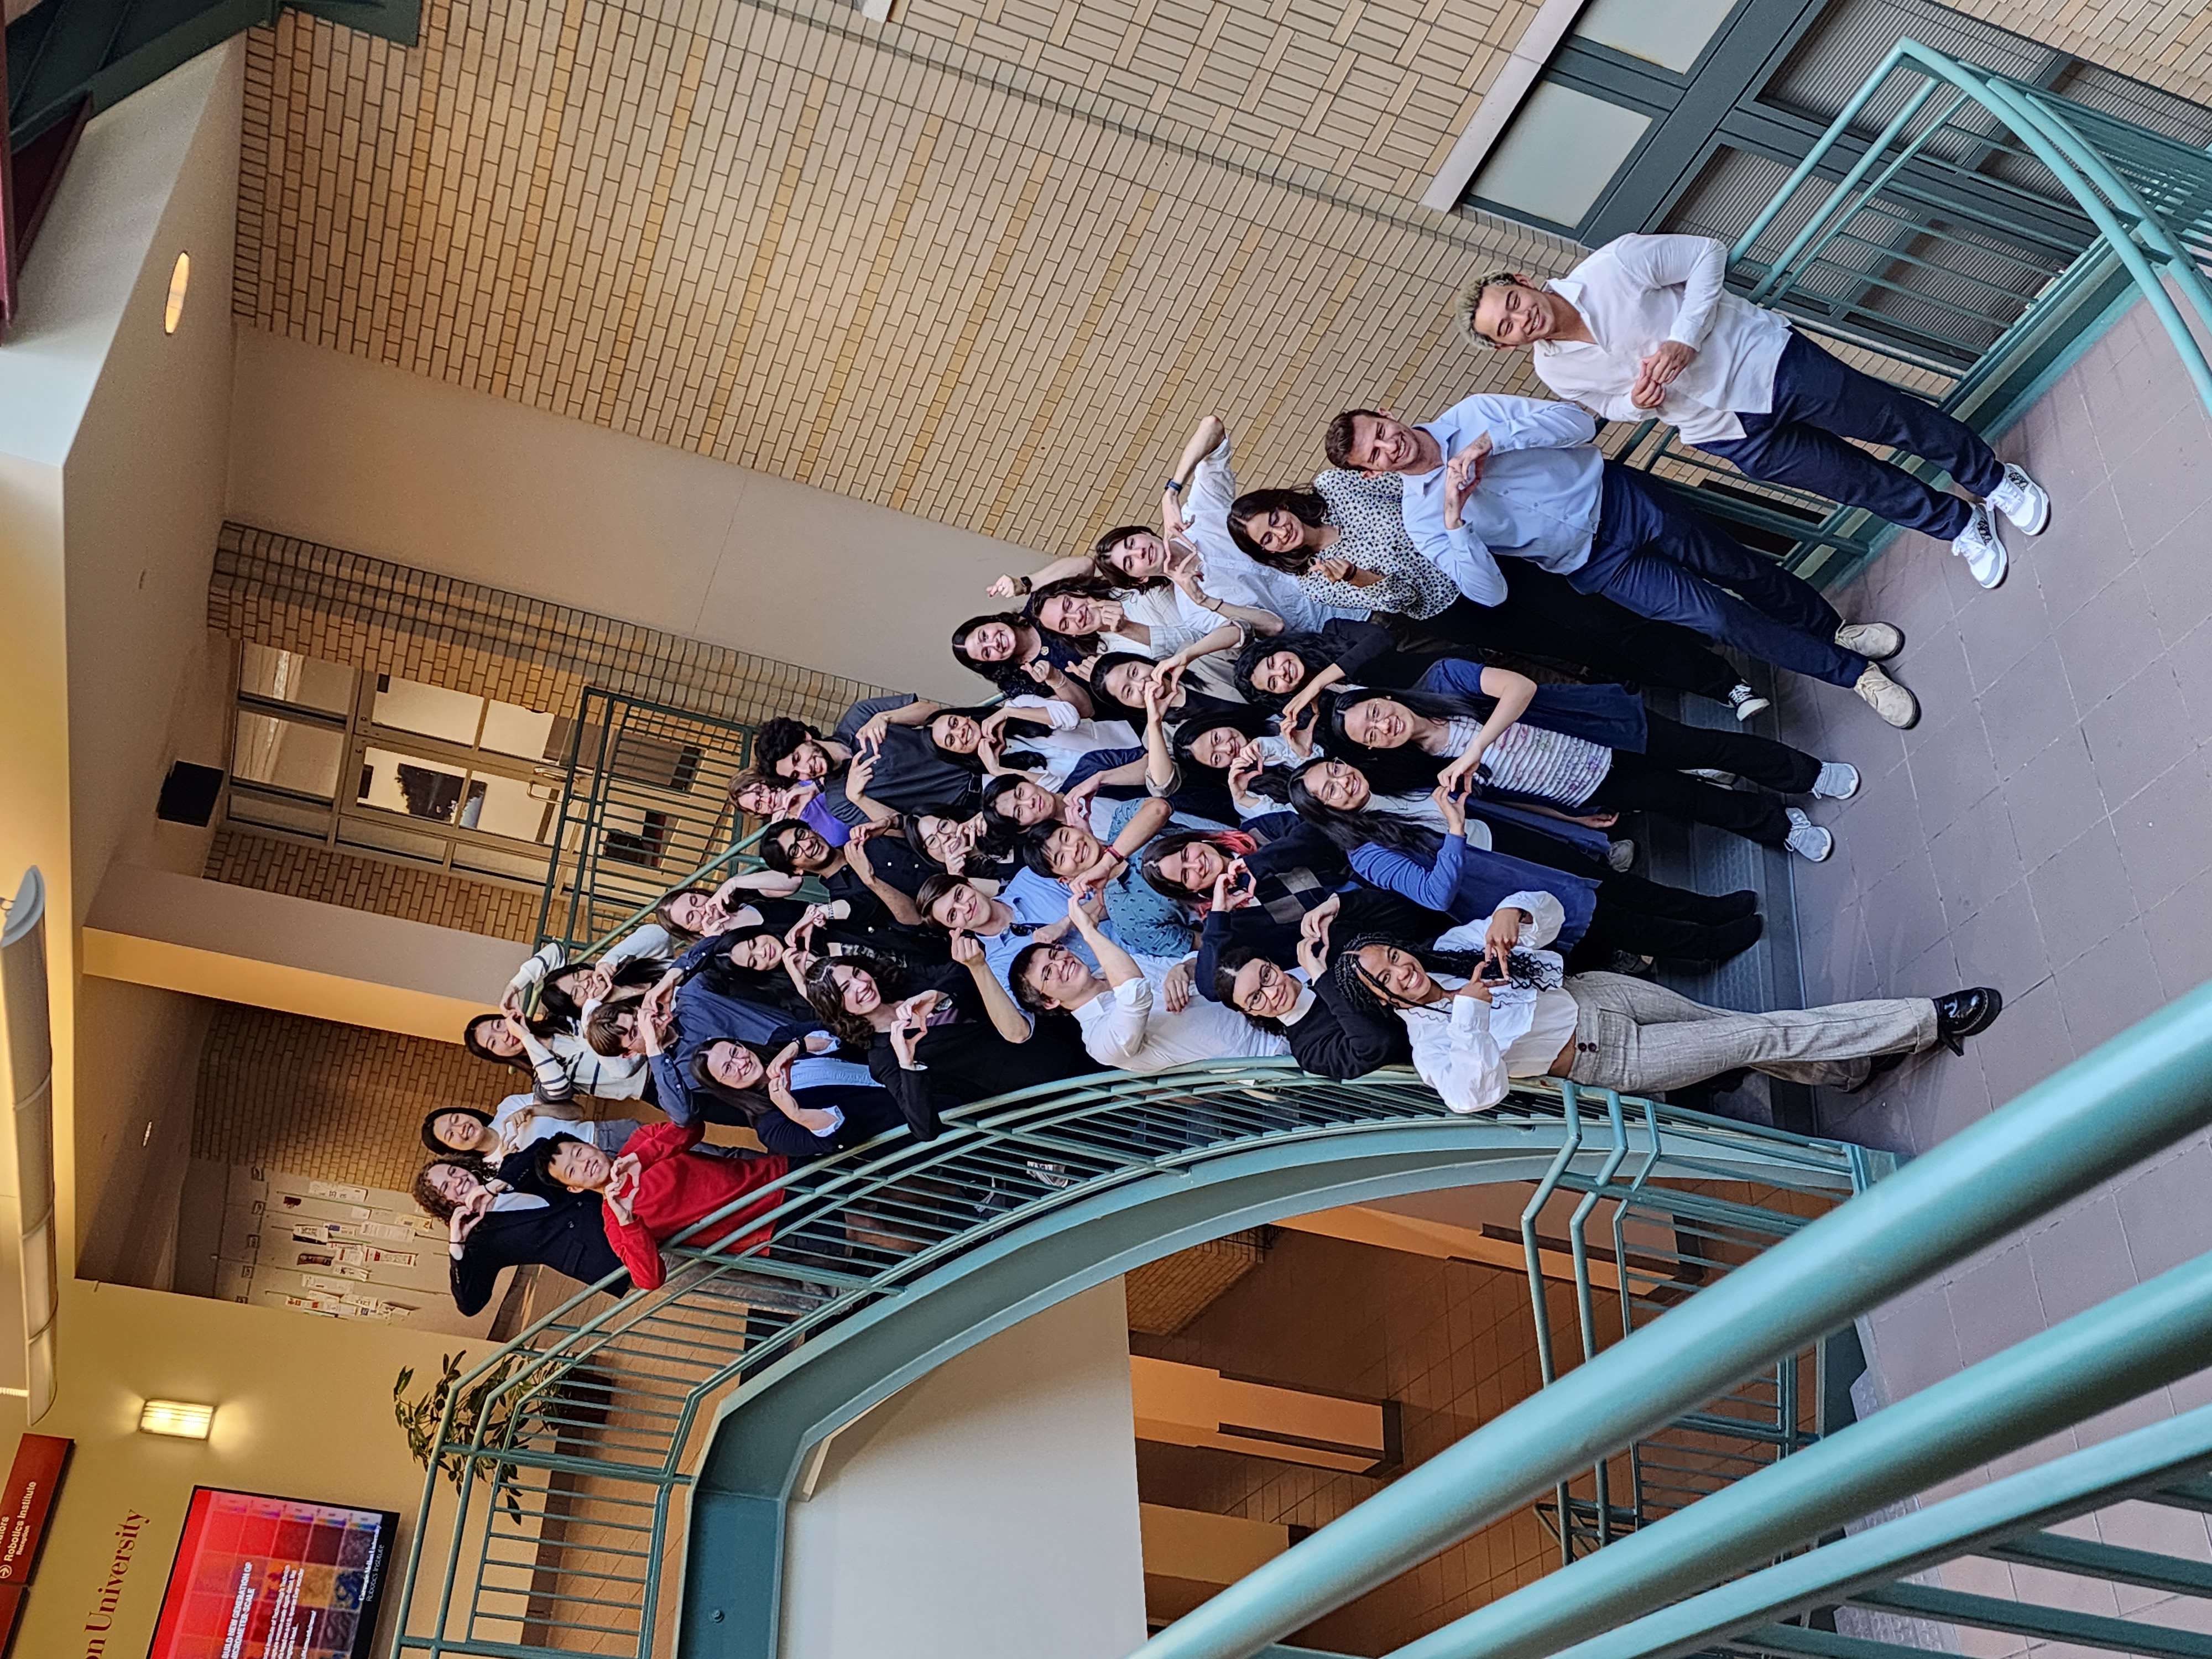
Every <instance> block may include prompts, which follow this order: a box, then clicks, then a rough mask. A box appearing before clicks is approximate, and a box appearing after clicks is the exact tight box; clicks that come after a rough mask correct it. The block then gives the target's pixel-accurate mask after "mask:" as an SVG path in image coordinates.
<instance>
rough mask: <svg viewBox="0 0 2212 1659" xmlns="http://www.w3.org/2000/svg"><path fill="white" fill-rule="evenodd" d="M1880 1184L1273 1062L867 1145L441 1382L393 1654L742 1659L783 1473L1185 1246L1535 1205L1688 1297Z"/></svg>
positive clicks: (1544, 1099) (1557, 1100)
mask: <svg viewBox="0 0 2212 1659" xmlns="http://www.w3.org/2000/svg"><path fill="white" fill-rule="evenodd" d="M1887 1167H1888V1160H1887V1159H1886V1158H1882V1157H1881V1155H1879V1154H1871V1155H1870V1154H1866V1153H1864V1152H1861V1151H1859V1150H1858V1149H1854V1148H1849V1147H1845V1146H1841V1145H1839V1144H1837V1143H1833V1142H1821V1141H1816V1140H1810V1139H1804V1138H1802V1137H1797V1136H1793V1135H1789V1134H1784V1133H1778V1132H1774V1131H1769V1130H1764V1129H1760V1128H1758V1127H1753V1126H1748V1125H1742V1124H1735V1123H1729V1122H1725V1121H1722V1120H1718V1119H1712V1118H1707V1117H1703V1116H1701V1115H1697V1114H1694V1113H1689V1112H1683V1111H1678V1110H1674V1109H1669V1108H1667V1107H1665V1106H1661V1105H1656V1104H1653V1103H1647V1102H1643V1101H1634V1100H1628V1101H1623V1100H1620V1099H1616V1098H1615V1097H1613V1096H1611V1095H1609V1094H1598V1093H1595V1092H1593V1091H1577V1090H1575V1089H1574V1088H1573V1087H1572V1086H1571V1085H1561V1086H1560V1087H1559V1088H1557V1089H1553V1088H1551V1087H1548V1086H1545V1087H1536V1088H1531V1089H1526V1090H1522V1091H1516V1093H1515V1095H1514V1096H1513V1097H1511V1098H1510V1100H1509V1101H1508V1102H1507V1103H1505V1104H1504V1106H1503V1107H1502V1108H1501V1109H1498V1111H1497V1112H1495V1113H1492V1114H1490V1115H1485V1116H1483V1117H1480V1118H1474V1119H1468V1118H1457V1117H1454V1116H1452V1115H1449V1114H1448V1113H1446V1112H1444V1111H1443V1109H1442V1107H1441V1105H1440V1103H1439V1102H1438V1101H1437V1097H1436V1096H1435V1094H1434V1093H1433V1091H1431V1090H1429V1089H1428V1088H1426V1087H1425V1085H1422V1084H1421V1083H1419V1080H1418V1079H1415V1078H1413V1076H1412V1075H1411V1074H1410V1073H1402V1072H1390V1073H1381V1074H1378V1075H1376V1077H1374V1078H1372V1079H1364V1080H1362V1081H1361V1082H1359V1083H1358V1084H1336V1083H1330V1082H1328V1081H1326V1080H1324V1079H1318V1078H1315V1077H1311V1076H1310V1075H1308V1074H1306V1073H1302V1072H1299V1071H1297V1069H1296V1068H1295V1067H1293V1066H1290V1065H1289V1064H1288V1063H1287V1062H1284V1061H1243V1062H1218V1063H1215V1064H1212V1065H1207V1066H1194V1067H1188V1068H1185V1069H1183V1070H1182V1071H1179V1072H1176V1073H1167V1074H1162V1075H1159V1076H1154V1077H1131V1076H1127V1075H1122V1074H1109V1075H1108V1076H1105V1077H1101V1078H1093V1079H1072V1080H1070V1081H1068V1082H1066V1083H1064V1084H1059V1085H1048V1086H1046V1087H1044V1088H1042V1089H1038V1090H1032V1091H1029V1092H1028V1093H1026V1094H1023V1095H1017V1096H1012V1097H1006V1098H1005V1099H1002V1100H1000V1101H995V1102H991V1103H984V1104H981V1105H976V1106H971V1107H966V1108H962V1109H957V1110H956V1111H955V1112H953V1113H951V1114H950V1115H948V1123H947V1128H946V1131H945V1133H944V1134H943V1135H941V1136H940V1137H939V1139H935V1140H933V1141H931V1142H928V1143H927V1144H922V1143H917V1142H915V1141H914V1140H912V1139H910V1138H909V1137H908V1136H906V1135H905V1134H904V1133H899V1134H896V1135H892V1136H887V1137H884V1139H880V1140H878V1141H877V1142H875V1143H872V1144H871V1145H870V1146H866V1147H862V1148H858V1149H855V1150H854V1151H853V1152H848V1153H846V1154H843V1155H842V1156H840V1157H837V1158H829V1159H825V1160H823V1161H822V1162H821V1163H819V1164H814V1165H811V1166H809V1167H808V1168H806V1169H805V1170H800V1171H798V1172H795V1173H794V1174H793V1175H792V1176H789V1177H787V1180H786V1181H785V1182H782V1183H781V1184H780V1187H779V1188H778V1189H777V1191H778V1193H779V1194H780V1201H779V1206H778V1208H777V1209H776V1211H775V1214H774V1216H773V1217H772V1218H771V1221H770V1225H772V1226H773V1228H774V1230H775V1236H776V1237H775V1243H772V1244H771V1245H769V1246H768V1247H767V1248H766V1249H761V1248H757V1247H756V1248H750V1249H723V1248H717V1249H707V1250H692V1249H687V1248H684V1247H683V1246H682V1245H681V1243H680V1241H679V1243H678V1247H677V1248H676V1249H674V1251H673V1252H672V1254H673V1255H675V1256H677V1257H678V1259H679V1261H680V1266H679V1267H678V1271H677V1272H676V1273H673V1274H672V1276H671V1279H670V1282H669V1283H668V1285H665V1286H663V1287H662V1288H660V1289H659V1290H655V1291H647V1292H635V1293H633V1294H631V1295H630V1296H629V1297H624V1298H623V1299H622V1300H621V1301H619V1302H615V1301H611V1300H609V1299H608V1298H605V1297H599V1296H596V1295H592V1294H589V1293H587V1294H586V1295H584V1296H580V1297H578V1298H576V1299H575V1300H574V1301H572V1302H571V1303H569V1304H567V1305H566V1306H564V1307H563V1308H562V1309H560V1310H556V1312H554V1313H553V1314H551V1315H550V1316H547V1317H546V1318H545V1319H544V1320H542V1321H541V1322H539V1323H538V1325H537V1326H535V1327H534V1328H532V1330H531V1331H529V1332H527V1333H526V1334H524V1335H523V1336H522V1337H520V1338H519V1339H518V1340H516V1341H515V1342H514V1343H513V1344H511V1345H509V1346H508V1347H507V1348H506V1349H504V1350H502V1351H501V1352H499V1353H497V1354H495V1355H494V1356H493V1357H492V1358H489V1360H488V1361H486V1362H485V1363H484V1364H482V1365H480V1366H478V1367H477V1370H475V1371H474V1372H472V1373H471V1376H469V1377H468V1378H467V1379H465V1381H464V1382H463V1383H462V1385H461V1387H460V1388H459V1389H457V1390H456V1397H457V1398H462V1399H466V1398H470V1397H471V1396H472V1395H479V1385H483V1386H482V1388H481V1391H480V1397H478V1398H477V1405H476V1407H474V1408H473V1410H472V1411H471V1412H470V1413H464V1414H463V1415H462V1416H460V1417H458V1418H457V1417H456V1416H455V1415H454V1414H453V1413H450V1412H449V1413H448V1414H447V1420H446V1421H445V1423H444V1424H443V1425H441V1431H440V1451H441V1455H443V1456H444V1457H446V1458H447V1459H449V1460H450V1461H451V1463H452V1466H453V1468H455V1469H456V1470H457V1471H458V1473H459V1503H458V1513H457V1515H456V1516H455V1517H454V1519H453V1523H452V1525H451V1527H450V1528H448V1529H447V1530H446V1531H445V1533H444V1535H443V1541H442V1547H439V1546H435V1545H433V1544H431V1543H429V1542H428V1535H429V1534H428V1531H427V1530H426V1532H425V1534H423V1535H422V1536H420V1537H418V1538H417V1540H416V1544H415V1547H414V1548H413V1550H412V1551H411V1553H410V1560H409V1565H408V1570H407V1578H406V1585H405V1589H404V1592H403V1598H404V1605H405V1606H406V1607H408V1608H409V1610H410V1611H409V1614H408V1616H407V1618H406V1620H405V1622H404V1627H403V1631H402V1633H401V1636H400V1638H399V1641H398V1647H399V1650H401V1651H402V1652H420V1653H430V1654H471V1655H484V1656H494V1655H497V1656H506V1659H526V1656H534V1655H538V1654H541V1653H548V1652H556V1651H562V1650H572V1649H574V1648H576V1647H579V1646H586V1645H588V1646H590V1647H592V1649H593V1650H596V1651H600V1652H611V1653H621V1654H623V1655H635V1656H644V1655H646V1654H648V1653H653V1652H655V1651H665V1650H666V1644H667V1639H668V1638H669V1636H670V1635H671V1632H674V1631H675V1630H677V1629H678V1627H679V1626H680V1630H681V1641H680V1644H679V1645H680V1648H681V1650H682V1651H684V1653H686V1654H701V1655H712V1656H716V1659H722V1656H744V1659H769V1656H771V1655H773V1654H774V1652H775V1640H776V1630H777V1625H778V1614H779V1608H778V1606H777V1596H778V1595H779V1593H780V1584H781V1551H782V1532H783V1516H784V1510H785V1507H786V1505H787V1503H788V1501H789V1499H790V1497H791V1494H792V1492H793V1490H794V1488H795V1487H797V1486H799V1485H801V1484H802V1482H803V1480H804V1479H805V1468H806V1462H807V1459H808V1456H809V1455H810V1453H811V1452H812V1451H814V1450H816V1449H818V1448H820V1447H821V1446H822V1445H823V1443H825V1442H826V1440H827V1438H828V1437H829V1436H830V1435H831V1434H833V1433H834V1432H835V1431H836V1430H837V1429H838V1428H839V1427H840V1426H841V1425H843V1424H845V1423H848V1422H849V1421H851V1420H852V1419H854V1417H856V1416H857V1415H858V1414H859V1413H861V1412H863V1411H865V1410H866V1409H867V1408H868V1407H870V1406H871V1405H872V1404H874V1403H875V1402H876V1401H879V1400H881V1399H884V1398H886V1397H888V1396H889V1395H890V1394H891V1393H893V1392H895V1391H896V1389H899V1388H901V1387H902V1386H904V1385H905V1384H906V1383H908V1382H909V1381H911V1380H913V1378H915V1376H920V1375H921V1374H923V1373H924V1372H926V1371H927V1370H929V1369H931V1368H932V1367H933V1366H935V1365H937V1364H941V1363H943V1361H944V1360H945V1359H946V1358H950V1357H951V1355H952V1354H954V1353H957V1352H960V1351H961V1350H962V1349H963V1348H965V1347H967V1346H970V1345H972V1344H973V1343H975V1342H977V1341H981V1340H983V1339H984V1338H985V1337H987V1336H988V1335H990V1334H993V1333H994V1332H995V1331H998V1330H1000V1329H1003V1328H1006V1327H1007V1326H1010V1325H1012V1324H1013V1323H1014V1322H1018V1320H1020V1319H1022V1318H1024V1317H1025V1316H1027V1315H1029V1314H1030V1313H1031V1312H1034V1311H1036V1310H1038V1309H1040V1308H1042V1307H1045V1306H1048V1305H1050V1304H1052V1303H1053V1302H1055V1301H1057V1300H1059V1299H1060V1298H1062V1297H1066V1296H1070V1295H1073V1294H1075V1293H1076V1292H1078V1291H1080V1290H1083V1289H1085V1288H1087V1287H1088V1286H1090V1285H1095V1284H1097V1283H1099V1282H1102V1281H1103V1280H1104V1279H1108V1278H1110V1277H1112V1276H1113V1275H1115V1274H1116V1273H1121V1272H1124V1271H1126V1270H1127V1268H1129V1267H1133V1266H1137V1265H1139V1264H1141V1263H1142V1262H1144V1261H1151V1260H1153V1259H1156V1258H1158V1257H1159V1256H1162V1255H1168V1254H1170V1253H1171V1252H1173V1251H1175V1250H1176V1249H1182V1248H1184V1247H1186V1246H1188V1245H1189V1244H1192V1243H1199V1242H1200V1241H1202V1240H1204V1239H1207V1238H1212V1237H1219V1236H1221V1235H1222V1234H1225V1233H1228V1232H1232V1231H1238V1230H1240V1229H1242V1228H1244V1227H1249V1226H1252V1225H1260V1224H1262V1223H1265V1222H1267V1221H1270V1220H1275V1219H1279V1218H1283V1217H1285V1216H1288V1215H1292V1214H1297V1213H1301V1212H1306V1211H1310V1210H1314V1209H1318V1208H1326V1207H1330V1206H1335V1205H1339V1204H1344V1203H1352V1202H1358V1201H1361V1200H1369V1199H1374V1198H1378V1197H1383V1196H1388V1195H1391V1194H1402V1193H1407V1192H1413V1191H1420V1190H1426V1189H1431V1188H1440V1187H1447V1186H1455V1185H1465V1184H1470V1183H1473V1182H1483V1181H1523V1182H1546V1181H1548V1182H1550V1184H1551V1190H1552V1191H1554V1192H1556V1191H1559V1190H1567V1191H1577V1192H1581V1193H1583V1194H1584V1195H1585V1197H1589V1198H1593V1199H1594V1200H1595V1201H1596V1202H1606V1201H1613V1202H1616V1203H1618V1202H1622V1201H1625V1200H1633V1203H1634V1205H1635V1206H1636V1219H1634V1220H1632V1221H1630V1222H1627V1223H1625V1224H1624V1226H1625V1228H1626V1231H1625V1232H1624V1234H1623V1238H1624V1243H1625V1248H1624V1249H1623V1250H1622V1252H1621V1255H1620V1260H1621V1262H1622V1263H1623V1264H1624V1268H1626V1264H1629V1263H1630V1262H1631V1261H1632V1260H1633V1261H1635V1262H1637V1263H1640V1264H1641V1266H1640V1268H1639V1270H1640V1271H1644V1272H1645V1273H1648V1274H1649V1275H1650V1276H1651V1278H1652V1280H1653V1282H1652V1284H1651V1285H1650V1286H1648V1287H1647V1288H1648V1289H1650V1291H1652V1292H1653V1293H1654V1294H1656V1290H1657V1284H1658V1283H1659V1282H1660V1281H1662V1280H1666V1279H1672V1280H1674V1293H1675V1294H1677V1295H1679V1296H1680V1297H1688V1298H1690V1299H1691V1300H1692V1301H1694V1300H1695V1299H1696V1298H1697V1297H1702V1296H1704V1295H1707V1294H1710V1293H1711V1286H1712V1285H1717V1284H1723V1283H1725V1282H1726V1281H1727V1277H1728V1275H1729V1273H1731V1272H1740V1271H1741V1267H1740V1266H1739V1265H1738V1264H1739V1262H1740V1261H1742V1260H1744V1259H1747V1256H1748V1255H1749V1254H1750V1253H1751V1252H1752V1251H1753V1250H1755V1249H1758V1248H1759V1247H1760V1246H1761V1245H1762V1244H1764V1243H1771V1242H1772V1241H1773V1240H1775V1239H1778V1238H1782V1237H1788V1236H1789V1235H1790V1233H1791V1232H1793V1231H1795V1230H1796V1228H1798V1227H1799V1226H1801V1225H1803V1223H1804V1217H1803V1216H1802V1215H1800V1214H1796V1213H1791V1212H1788V1211H1786V1210H1784V1209H1782V1208H1779V1207H1776V1206H1774V1205H1772V1204H1771V1203H1768V1204H1761V1203H1759V1202H1756V1201H1754V1200H1755V1198H1756V1197H1757V1196H1758V1195H1759V1194H1777V1195H1781V1194H1790V1195H1794V1199H1793V1203H1794V1204H1795V1206H1796V1207H1800V1208H1803V1209H1807V1210H1817V1209H1819V1208H1821V1207H1824V1206H1827V1205H1830V1204H1832V1203H1834V1202H1835V1201H1836V1200H1839V1199H1841V1198H1843V1197H1844V1196H1846V1195H1847V1194H1850V1192H1852V1191H1853V1190H1855V1189H1856V1188H1859V1187H1861V1186H1863V1185H1864V1184H1865V1183H1866V1182H1869V1181H1870V1180H1872V1179H1874V1178H1875V1176H1879V1175H1881V1174H1882V1173H1883V1172H1884V1171H1885V1170H1887ZM1632 1188H1633V1191H1631V1189H1632ZM1668 1194H1673V1196H1672V1198H1669V1196H1668ZM1531 1213H1532V1215H1533V1214H1534V1208H1533V1207H1532V1211H1531ZM1644 1223H1649V1224H1650V1225H1652V1226H1655V1227H1663V1228H1664V1229H1665V1230H1666V1231H1665V1236H1666V1237H1668V1238H1677V1239H1681V1240H1684V1241H1686V1242H1685V1244H1684V1246H1683V1247H1682V1248H1681V1249H1680V1252H1679V1260H1678V1261H1677V1263H1676V1264H1675V1266H1674V1267H1667V1266H1665V1265H1663V1257H1664V1255H1665V1254H1666V1252H1665V1250H1664V1249H1655V1247H1653V1246H1652V1245H1651V1244H1650V1241H1649V1240H1646V1239H1640V1238H1638V1236H1637V1231H1636V1230H1637V1228H1638V1225H1640V1224H1644ZM1684 1228H1688V1229H1699V1228H1704V1229H1707V1230H1720V1229H1725V1230H1727V1231H1728V1232H1729V1237H1731V1238H1732V1239H1733V1240H1734V1242H1733V1243H1731V1244H1729V1246H1728V1247H1726V1248H1723V1247H1722V1246H1721V1245H1720V1243H1718V1241H1719V1239H1720V1237H1721V1232H1720V1231H1708V1232H1706V1233H1704V1234H1700V1235H1699V1237H1701V1238H1705V1239H1707V1240H1709V1241H1710V1242H1709V1243H1689V1242H1687V1241H1688V1240H1689V1239H1690V1237H1691V1236H1690V1234H1689V1233H1687V1232H1684V1231H1680V1230H1681V1229H1684ZM1714 1394H1715V1397H1717V1398H1725V1397H1726V1396H1727V1395H1728V1394H1729V1389H1728V1388H1726V1387H1725V1386H1724V1387H1723V1388H1722V1389H1717V1390H1715V1391H1714ZM1709 1403H1710V1402H1709V1401H1708V1400H1706V1399H1704V1398H1701V1399H1699V1400H1698V1401H1693V1402H1692V1406H1693V1407H1704V1406H1706V1405H1707V1404H1709ZM1654 1426H1655V1427H1663V1426H1665V1425H1663V1424H1661V1425H1654ZM437 1485H438V1480H437V1477H435V1476H434V1477H433V1478H432V1479H431V1480H430V1481H429V1483H428V1486H427V1487H426V1494H425V1504H424V1513H425V1514H426V1515H428V1514H431V1513H433V1512H434V1510H433V1503H432V1500H433V1499H434V1498H435V1496H436V1491H437ZM672 1560H683V1561H684V1562H685V1563H686V1564H687V1565H686V1567H685V1571H684V1578H683V1580H682V1583H681V1584H680V1585H679V1584H678V1583H676V1581H675V1579H674V1576H673V1575H671V1574H670V1573H669V1572H668V1571H666V1564H667V1563H668V1562H670V1561H672Z"/></svg>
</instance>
